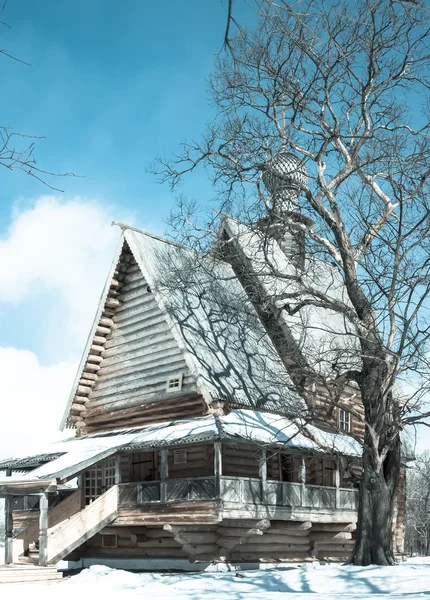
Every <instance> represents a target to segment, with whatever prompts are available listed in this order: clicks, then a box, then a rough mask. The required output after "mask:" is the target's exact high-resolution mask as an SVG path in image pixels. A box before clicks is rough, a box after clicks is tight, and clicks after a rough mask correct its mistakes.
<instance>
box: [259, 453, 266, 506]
mask: <svg viewBox="0 0 430 600" xmlns="http://www.w3.org/2000/svg"><path fill="white" fill-rule="evenodd" d="M258 475H259V477H260V480H261V502H262V503H263V504H264V503H265V502H266V490H267V485H266V483H267V451H266V448H261V450H260V459H259V464H258Z"/></svg>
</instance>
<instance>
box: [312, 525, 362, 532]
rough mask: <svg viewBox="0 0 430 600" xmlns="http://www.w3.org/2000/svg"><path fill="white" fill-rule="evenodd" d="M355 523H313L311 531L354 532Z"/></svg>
mask: <svg viewBox="0 0 430 600" xmlns="http://www.w3.org/2000/svg"><path fill="white" fill-rule="evenodd" d="M356 529H357V525H356V524H355V523H314V526H313V529H312V531H335V532H339V531H355V530H356Z"/></svg>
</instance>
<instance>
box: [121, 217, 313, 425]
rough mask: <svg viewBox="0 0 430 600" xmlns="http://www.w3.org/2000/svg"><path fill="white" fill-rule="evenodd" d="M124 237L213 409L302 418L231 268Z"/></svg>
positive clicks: (130, 234)
mask: <svg viewBox="0 0 430 600" xmlns="http://www.w3.org/2000/svg"><path fill="white" fill-rule="evenodd" d="M124 237H125V240H126V241H127V243H128V245H129V247H130V250H131V251H132V253H133V255H134V258H135V259H136V261H137V263H138V264H139V266H140V267H141V270H142V272H143V274H144V276H145V277H146V279H147V280H148V282H149V283H150V285H151V289H152V290H153V292H154V294H155V295H156V297H157V299H158V303H159V305H160V306H162V307H163V309H164V310H165V311H166V313H167V314H168V315H169V317H170V320H171V328H172V331H173V333H174V335H175V337H176V340H177V342H178V344H180V345H181V346H182V347H183V348H184V351H185V358H186V360H187V362H188V365H189V367H190V370H191V371H192V372H193V373H194V375H195V377H196V380H197V384H198V386H199V389H200V391H201V393H203V395H204V396H205V398H206V400H207V401H208V402H210V401H211V400H213V399H223V400H227V401H230V402H233V403H236V404H237V405H239V406H244V407H250V408H261V409H263V410H264V408H265V409H270V410H274V409H276V410H278V411H284V412H286V413H290V414H298V412H300V411H305V405H304V402H303V400H302V399H301V397H300V396H299V394H298V392H297V391H296V388H295V386H294V384H293V383H292V381H291V379H290V377H289V375H288V373H287V371H286V369H285V366H284V364H283V363H282V361H281V359H280V357H279V355H278V353H277V351H276V349H275V347H274V346H273V344H272V342H271V340H270V338H269V336H268V335H267V333H266V331H265V329H264V326H263V324H262V323H261V321H260V319H259V317H258V315H257V312H256V311H255V309H254V307H253V305H252V303H251V302H250V300H249V298H248V296H247V295H246V293H245V291H244V289H243V287H242V286H241V284H240V283H239V281H238V280H237V277H236V275H235V273H234V271H233V269H232V268H231V266H230V265H229V264H227V263H225V262H223V261H219V260H215V259H213V258H210V257H203V256H201V255H198V254H196V253H195V252H193V251H191V250H189V249H186V248H183V247H181V246H178V245H175V244H171V243H169V242H167V241H166V240H161V239H159V238H156V237H154V236H151V235H147V234H144V233H142V232H138V231H135V230H132V229H127V230H126V231H125V233H124Z"/></svg>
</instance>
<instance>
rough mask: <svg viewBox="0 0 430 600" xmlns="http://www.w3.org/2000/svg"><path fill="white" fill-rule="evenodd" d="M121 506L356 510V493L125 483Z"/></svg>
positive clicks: (202, 482) (252, 482)
mask: <svg viewBox="0 0 430 600" xmlns="http://www.w3.org/2000/svg"><path fill="white" fill-rule="evenodd" d="M119 488H120V494H119V504H120V506H126V505H128V506H130V505H132V506H136V505H147V504H155V503H169V502H182V501H192V500H194V501H196V500H214V499H220V500H223V501H224V502H230V503H234V504H255V505H262V504H268V505H272V506H288V507H305V508H318V509H330V510H356V509H357V506H358V492H357V490H353V489H347V488H334V487H326V486H319V485H308V484H306V485H305V484H302V483H290V482H285V481H270V480H267V481H262V480H261V479H254V478H248V477H229V476H225V475H223V476H220V478H219V481H217V478H216V477H215V476H210V477H190V478H186V479H168V480H166V481H148V482H143V483H132V484H131V483H127V484H121V485H120V486H119Z"/></svg>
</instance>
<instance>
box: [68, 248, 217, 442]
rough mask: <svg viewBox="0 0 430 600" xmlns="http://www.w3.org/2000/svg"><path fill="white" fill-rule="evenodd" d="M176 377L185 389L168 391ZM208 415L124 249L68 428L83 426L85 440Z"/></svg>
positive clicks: (165, 323) (166, 326) (151, 296)
mask: <svg viewBox="0 0 430 600" xmlns="http://www.w3.org/2000/svg"><path fill="white" fill-rule="evenodd" d="M176 375H178V376H181V377H182V387H181V388H180V389H178V390H174V389H173V391H172V390H170V391H166V385H167V380H168V379H169V377H174V376H176ZM175 398H177V401H176V402H175V401H174V399H175ZM162 400H166V402H165V403H164V402H160V401H162ZM204 409H205V403H204V402H203V400H202V398H201V396H200V395H198V394H197V393H196V382H195V379H194V376H192V375H191V373H190V371H189V369H188V366H187V364H186V362H185V359H184V355H183V352H182V350H181V349H180V348H179V346H178V344H177V343H176V340H175V338H174V336H173V333H172V331H171V327H170V325H169V323H168V321H167V319H166V317H165V315H164V314H163V313H162V311H161V310H160V308H159V306H158V304H157V302H156V300H155V297H154V294H153V293H152V290H151V289H150V287H149V285H148V283H147V282H146V281H145V279H144V277H143V275H142V272H141V270H140V267H139V266H138V264H137V262H136V261H135V259H134V257H133V256H132V254H131V252H130V250H129V248H128V246H127V244H125V245H124V249H123V251H122V254H121V257H120V260H119V262H118V265H117V267H116V271H115V274H114V277H113V279H112V282H111V286H110V289H109V293H108V297H107V300H106V303H105V306H104V309H103V313H102V316H101V317H100V322H99V324H98V326H97V330H96V335H95V336H94V339H93V343H92V345H91V348H90V350H89V354H88V357H87V361H86V365H85V367H84V370H83V373H82V377H81V380H80V382H79V385H78V389H77V391H76V395H75V398H74V401H73V404H72V407H71V412H70V415H69V422H68V424H69V425H72V424H76V425H77V424H79V425H78V430H79V433H81V434H83V433H92V432H97V431H104V430H109V429H114V428H119V427H127V426H135V425H140V424H147V423H150V422H157V421H162V420H168V419H172V418H181V417H189V416H198V415H201V414H203V412H204Z"/></svg>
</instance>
